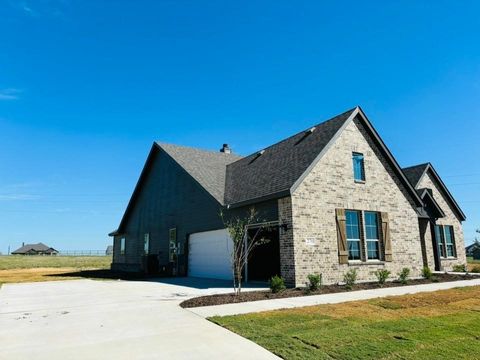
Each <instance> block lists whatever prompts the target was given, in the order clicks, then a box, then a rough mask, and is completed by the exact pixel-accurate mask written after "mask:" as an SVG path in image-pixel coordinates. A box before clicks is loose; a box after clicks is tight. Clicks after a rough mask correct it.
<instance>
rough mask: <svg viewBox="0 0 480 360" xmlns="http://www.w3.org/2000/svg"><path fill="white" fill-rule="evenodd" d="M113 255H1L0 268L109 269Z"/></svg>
mask: <svg viewBox="0 0 480 360" xmlns="http://www.w3.org/2000/svg"><path fill="white" fill-rule="evenodd" d="M111 262H112V257H111V256H38V255H37V256H23V255H9V256H6V255H3V256H0V270H11V269H32V268H67V267H68V268H76V269H89V268H96V269H107V268H109V267H110V264H111Z"/></svg>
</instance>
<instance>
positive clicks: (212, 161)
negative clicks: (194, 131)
mask: <svg viewBox="0 0 480 360" xmlns="http://www.w3.org/2000/svg"><path fill="white" fill-rule="evenodd" d="M158 151H163V152H164V153H165V154H167V156H169V157H170V158H172V159H173V161H175V163H177V164H178V165H179V166H180V167H181V168H182V169H183V170H184V171H185V172H186V173H187V174H188V175H189V176H191V177H192V178H193V179H194V180H195V181H196V182H197V183H198V184H199V185H200V186H201V187H202V188H203V189H205V190H206V191H207V192H208V193H209V194H210V195H211V196H212V197H213V198H214V199H215V200H216V201H218V203H219V204H220V205H224V202H223V200H224V192H225V173H226V166H227V164H230V163H231V162H233V161H236V160H238V159H240V158H241V157H240V156H238V155H236V154H232V153H224V152H214V151H208V150H201V149H197V148H192V147H187V146H178V145H172V144H166V143H162V142H158V141H156V142H154V143H153V146H152V149H151V150H150V153H149V154H148V158H147V161H146V162H145V165H144V167H143V170H142V172H141V174H140V177H139V179H138V181H137V184H136V185H135V189H134V190H133V194H132V196H131V197H130V201H129V202H128V205H127V208H126V210H125V212H124V214H123V216H122V219H121V220H120V225H119V226H118V228H117V230H114V231H112V232H111V233H110V234H108V235H109V236H115V235H119V234H121V232H122V230H123V227H124V225H125V222H126V221H127V219H128V215H129V213H130V211H131V209H132V207H133V205H134V204H135V201H136V198H137V195H138V193H139V191H140V189H141V187H142V183H143V181H144V179H145V177H146V176H147V173H148V169H149V168H150V167H151V166H152V162H153V158H154V154H155V153H157V152H158Z"/></svg>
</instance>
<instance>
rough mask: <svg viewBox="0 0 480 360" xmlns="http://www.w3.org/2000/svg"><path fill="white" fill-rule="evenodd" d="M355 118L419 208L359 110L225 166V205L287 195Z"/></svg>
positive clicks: (404, 179) (417, 198)
mask: <svg viewBox="0 0 480 360" xmlns="http://www.w3.org/2000/svg"><path fill="white" fill-rule="evenodd" d="M355 118H358V119H359V121H360V122H361V123H362V125H364V127H365V130H366V131H367V133H368V134H369V135H370V136H371V137H372V139H373V141H374V143H375V144H376V145H377V146H378V147H379V149H380V151H381V152H382V153H383V154H384V155H385V157H386V159H387V161H388V162H389V163H390V165H391V166H392V168H393V170H394V171H395V173H396V174H397V176H398V177H399V179H400V181H401V183H402V185H403V186H404V187H405V188H406V189H407V191H408V192H409V193H410V195H411V197H412V199H413V201H414V203H415V204H416V205H417V206H418V207H422V206H423V202H422V200H421V199H420V197H419V196H418V194H417V193H416V191H415V189H414V188H413V187H412V185H411V183H410V182H409V181H408V179H407V178H406V177H405V174H404V173H403V172H402V170H401V168H400V166H399V165H398V163H397V161H396V160H395V158H394V157H393V155H392V153H391V152H390V150H389V149H388V148H387V146H386V145H385V143H384V142H383V140H382V139H381V138H380V136H379V135H378V133H377V131H376V130H375V129H374V127H373V126H372V124H371V123H370V121H369V120H368V119H367V117H366V115H365V114H364V113H363V111H362V110H361V108H360V107H356V108H354V109H351V110H348V111H346V112H344V113H343V114H340V115H338V116H336V117H334V118H332V119H330V120H327V121H326V122H323V123H321V124H319V125H316V126H314V127H313V128H311V129H313V132H309V131H308V130H307V131H302V132H300V133H298V134H296V135H293V136H292V137H289V138H287V139H285V140H283V141H281V142H279V143H277V144H275V145H272V146H270V147H268V148H266V149H265V150H264V151H263V152H261V153H258V152H257V153H254V154H252V155H249V156H247V157H245V158H243V159H241V160H239V161H236V162H234V163H232V164H230V165H228V166H227V182H226V186H227V189H226V192H225V203H226V204H229V205H232V206H240V205H245V204H248V203H253V202H258V201H261V200H262V199H268V198H274V197H281V196H288V195H289V194H291V193H292V192H293V191H295V189H296V188H297V187H298V186H299V185H300V183H301V182H302V181H303V179H304V178H305V177H306V176H307V175H308V174H309V173H310V171H311V170H312V169H313V167H314V166H315V165H316V164H317V163H318V162H319V161H320V159H321V158H322V157H323V155H324V154H325V153H326V152H327V151H328V149H329V148H330V146H331V145H332V144H333V143H334V142H335V140H336V139H337V137H338V136H340V134H341V133H342V131H343V129H344V128H345V127H346V126H347V125H348V124H349V123H350V122H351V121H353V119H355Z"/></svg>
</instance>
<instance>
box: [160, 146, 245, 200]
mask: <svg viewBox="0 0 480 360" xmlns="http://www.w3.org/2000/svg"><path fill="white" fill-rule="evenodd" d="M156 144H157V145H158V146H159V147H160V148H161V149H163V150H164V151H165V152H166V153H167V154H168V155H170V156H171V157H172V158H173V159H174V160H175V161H176V162H177V163H178V164H179V165H180V166H181V167H182V168H184V169H185V170H186V171H187V172H188V173H189V174H190V176H192V177H193V178H194V179H195V180H196V181H197V182H198V183H199V184H200V185H201V186H202V187H203V188H204V189H205V190H206V191H208V192H209V193H210V194H211V195H212V196H213V197H214V198H215V199H216V200H217V201H218V202H219V203H220V204H223V203H224V202H223V201H224V192H225V172H226V167H227V165H228V164H230V163H232V162H234V161H236V160H239V159H241V157H240V156H238V155H236V154H231V153H230V154H229V153H223V152H213V151H207V150H200V149H196V148H192V147H187V146H178V145H172V144H165V143H161V142H156Z"/></svg>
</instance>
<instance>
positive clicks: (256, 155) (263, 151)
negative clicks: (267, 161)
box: [249, 149, 265, 164]
mask: <svg viewBox="0 0 480 360" xmlns="http://www.w3.org/2000/svg"><path fill="white" fill-rule="evenodd" d="M264 153H265V149H262V150H260V151H259V152H257V153H256V154H255V157H254V158H253V159H252V160H250V162H249V164H251V163H253V162H254V161H255V160H257V159H258V158H259V157H260V156H262V155H263V154H264Z"/></svg>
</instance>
